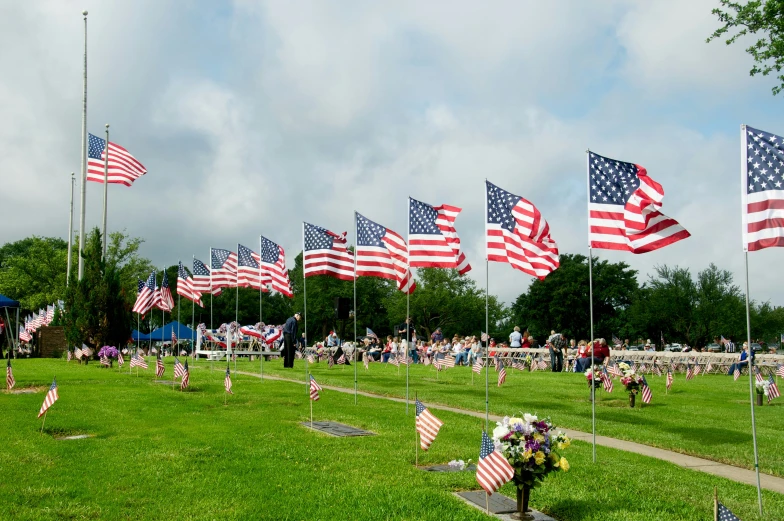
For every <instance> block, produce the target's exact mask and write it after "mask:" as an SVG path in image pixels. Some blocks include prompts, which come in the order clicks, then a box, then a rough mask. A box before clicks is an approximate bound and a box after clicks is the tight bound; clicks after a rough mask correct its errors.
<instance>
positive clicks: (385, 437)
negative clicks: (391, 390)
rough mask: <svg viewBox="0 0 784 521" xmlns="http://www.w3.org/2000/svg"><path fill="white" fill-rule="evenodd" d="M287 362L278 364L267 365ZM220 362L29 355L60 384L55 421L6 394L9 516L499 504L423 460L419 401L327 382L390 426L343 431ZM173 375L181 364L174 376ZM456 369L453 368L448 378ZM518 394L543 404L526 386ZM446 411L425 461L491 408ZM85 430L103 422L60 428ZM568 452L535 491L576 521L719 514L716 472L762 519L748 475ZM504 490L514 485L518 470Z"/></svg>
mask: <svg viewBox="0 0 784 521" xmlns="http://www.w3.org/2000/svg"><path fill="white" fill-rule="evenodd" d="M243 365H244V366H246V367H243V369H249V368H250V366H249V364H248V363H240V364H239V366H243ZM255 365H256V364H254V366H255ZM274 365H275V363H270V364H265V371H267V370H272V368H273V366H274ZM278 365H279V363H278ZM209 367H210V364H209V363H208V362H204V361H200V362H199V363H198V364H197V365H196V367H195V368H193V370H192V376H191V383H192V387H191V389H190V390H189V391H187V392H180V391H179V390H174V391H173V390H172V389H171V386H163V385H160V384H155V383H153V377H154V372H153V370H152V368H151V369H149V370H147V371H142V372H141V373H142V375H143V376H141V377H136V376H132V375H129V374H128V373H127V371H126V372H124V373H118V372H116V370H106V369H101V368H100V367H99V365H98V364H90V365H89V366H78V365H76V364H74V363H71V364H66V363H65V362H63V361H58V360H19V361H16V362H15V363H14V374H15V376H16V379H17V388H24V387H28V386H41V387H47V386H48V385H49V383H51V378H52V376H53V375H54V374H56V375H57V380H58V383H59V386H60V400H59V401H58V402H57V403H56V404H55V405H54V406H53V407H52V409H51V410H50V413H49V415H48V417H47V420H46V429H45V434H43V435H42V434H40V433H39V430H40V427H41V421H40V420H38V419H36V415H37V412H38V409H39V407H40V405H41V402H42V400H43V397H44V393H45V390H42V391H41V392H39V393H37V394H18V395H12V394H7V393H4V392H3V393H0V410H2V412H3V421H2V422H0V437H2V439H3V440H4V443H3V444H2V445H0V476H2V477H1V478H0V497H2V498H3V499H2V501H0V518H1V519H14V520H26V519H36V520H37V519H52V520H55V519H56V520H60V519H134V520H135V519H243V520H246V519H275V520H280V519H290V520H299V519H307V520H320V519H324V520H328V519H412V520H415V519H416V520H419V519H425V520H426V519H434V520H436V519H437V520H443V519H469V520H470V519H477V520H478V519H488V518H487V517H486V516H484V514H482V513H481V512H480V511H477V510H474V509H472V508H471V507H468V506H466V505H464V504H463V503H462V502H461V501H459V500H457V499H455V498H453V497H452V495H451V493H452V491H456V490H466V489H475V488H477V485H476V482H475V478H474V475H473V473H470V472H463V473H453V474H433V473H427V472H423V471H421V470H418V469H416V468H415V467H414V443H415V437H414V424H413V422H414V420H413V411H412V412H411V414H409V415H408V416H406V414H405V407H404V406H403V405H401V404H398V403H392V402H386V401H383V400H375V399H370V398H362V397H360V399H359V403H358V405H354V398H353V396H351V395H346V394H343V393H337V392H330V391H328V390H327V391H324V392H323V393H322V399H321V400H320V401H319V402H316V403H315V405H314V410H315V418H316V419H329V420H336V421H340V422H343V423H347V424H350V425H354V426H357V427H360V428H365V429H368V430H371V431H373V432H376V433H377V434H378V435H377V436H375V437H371V438H332V437H328V436H325V435H322V434H318V433H314V432H311V431H310V430H308V429H305V428H303V427H302V426H300V425H299V423H300V422H302V421H306V420H307V418H308V416H309V401H308V399H307V394H306V391H305V388H304V386H302V385H301V384H291V383H285V382H275V381H271V380H265V381H261V380H260V379H259V378H256V377H251V376H242V375H235V376H234V391H235V393H236V394H235V395H234V396H229V397H228V398H229V405H228V406H224V405H223V400H224V393H223V373H222V371H220V370H217V369H219V368H220V367H222V365H219V364H215V368H216V370H215V371H209ZM300 369H302V366H298V371H297V374H299V375H301V376H302V375H304V370H303V371H300ZM386 369H392V368H380V367H379V366H375V367H374V366H371V370H372V372H373V373H374V374H378V373H381V372H382V371H385V370H386ZM360 370H361V371H364V369H362V368H360ZM276 371H277V370H276ZM281 372H282V370H281ZM314 372H315V374H316V377H317V378H318V379H320V381H321V383H327V381H328V380H338V381H341V383H342V380H341V379H344V377H343V376H331V377H329V378H327V377H325V376H324V373H326V372H327V370H326V367H325V366H323V367H317V368H316V370H315V371H314ZM341 372H342V373H344V374H345V375H346V378H347V377H348V375H349V374H352V375H353V372H352V371H351V370H350V369H349V368H346V370H345V371H342V370H341V369H333V370H332V371H331V373H334V375H338V374H340V373H341ZM385 372H387V373H389V374H388V376H387V378H391V379H397V376H395V375H393V374H392V371H385ZM171 374H172V365H171V363H169V364H167V373H166V375H165V377H164V378H168V377H171ZM457 376H458V374H457V372H456V371H455V372H454V373H452V374H450V375H448V376H447V377H446V378H456V377H457ZM526 376H529V375H526ZM534 376H536V375H534ZM542 376H548V375H542ZM379 378H381V377H379ZM401 378H403V377H401ZM552 378H555V377H554V376H553V377H552ZM367 379H368V376H364V377H363V380H360V382H361V385H360V386H361V387H362V388H365V389H367V388H368V385H367V382H368V380H367ZM351 380H352V382H353V376H352V378H351ZM419 380H420V382H419V384H418V385H417V386H416V387H417V388H418V389H419V394H420V395H425V396H423V397H424V398H426V399H428V400H430V399H434V398H435V397H437V396H440V395H437V394H436V391H438V392H440V393H444V392H448V391H449V388H448V387H444V386H450V387H451V388H452V392H455V393H458V392H459V388H458V387H457V383H456V382H452V383H451V384H444V383H438V384H434V385H428V386H425V385H423V382H421V380H422V375H420V376H419ZM564 381H566V380H564ZM346 382H348V380H346ZM532 382H533V380H531V383H532ZM334 383H338V382H337V381H336V382H334ZM511 383H512V384H513V385H515V383H516V379H515V377H514V376H512V382H511ZM517 383H518V384H519V382H517ZM543 383H544V380H542V381H541V382H540V387H541V385H542V384H543ZM529 385H530V384H529ZM511 388H512V385H510V386H509V389H511ZM477 392H478V391H477ZM436 401H441V400H436ZM443 401H449V400H443ZM514 407H515V409H521V408H523V409H531V407H528V402H527V400H520V401H519V403H517V404H516V405H515V406H514ZM538 409H539V412H540V413H541V412H545V411H543V410H542V408H541V407H539V408H538ZM651 410H654V408H653V407H652V408H651ZM548 412H550V413H551V415H552V417H553V419H554V421H555V422H556V423H557V424H564V423H565V422H564V421H562V419H561V416H562V415H561V412H560V411H558V410H553V411H548ZM435 413H436V415H437V416H438V417H440V418H441V419H442V420H443V421H444V422H445V424H444V427H443V428H442V430H441V433H440V434H439V435H438V438H437V439H436V440H435V442H434V443H433V445H432V447H431V450H430V451H429V452H428V453H427V454H422V453H421V452H420V464H437V463H445V462H448V461H449V460H451V459H456V458H457V459H464V460H468V459H469V458H470V459H472V460H476V458H477V455H478V449H479V437H480V428H481V422H480V421H479V420H477V419H476V418H472V417H468V416H465V415H461V414H453V413H448V412H442V411H436V412H435ZM640 413H641V415H645V414H646V411H645V410H643V411H641V412H640ZM77 433H90V434H94V435H95V437H94V438H90V439H85V440H76V441H58V440H56V439H54V436H56V435H66V434H77ZM565 455H566V457H567V458H568V459H569V461H570V463H571V470H570V471H569V472H566V473H560V474H558V475H554V476H552V477H551V478H549V479H548V480H547V481H546V483H545V485H544V486H543V487H542V488H540V489H536V490H535V491H534V492H533V494H532V506H533V507H534V508H537V509H540V510H543V511H545V512H548V513H551V514H552V515H554V516H555V517H557V518H558V519H561V520H563V521H572V520H573V521H588V520H596V521H599V520H601V521H615V520H617V521H621V520H623V521H629V520H645V521H648V520H652V519H656V520H663V521H668V520H689V521H691V520H694V519H709V518H710V516H711V515H712V493H713V486H714V485H718V487H719V491H720V495H721V497H722V500H723V501H724V503H725V504H727V505H728V506H729V507H730V508H731V509H733V510H734V511H735V512H736V513H737V514H738V515H739V516H740V517H741V518H742V519H744V521H749V520H755V519H758V517H757V516H756V515H755V510H756V490H755V489H754V488H753V487H750V486H746V485H740V484H737V483H734V482H730V481H727V480H723V479H720V478H715V477H713V476H709V475H707V474H703V473H699V472H693V471H689V470H685V469H682V468H679V467H676V466H674V465H669V464H667V463H664V462H661V461H658V460H654V459H650V458H645V457H642V456H638V455H634V454H629V453H624V452H621V451H617V450H613V449H604V448H601V447H600V448H599V449H598V457H599V460H600V462H601V464H600V465H594V464H592V463H591V448H590V445H588V444H584V443H579V442H576V443H574V444H573V445H572V447H571V448H570V449H569V450H567V451H566V453H565ZM501 492H502V493H505V494H507V495H509V496H512V495H513V492H514V491H513V489H512V487H511V486H510V485H507V486H505V487H504V488H503V489H502V491H501ZM764 501H765V508H766V517H765V519H782V518H784V496H782V495H779V494H774V493H768V492H764Z"/></svg>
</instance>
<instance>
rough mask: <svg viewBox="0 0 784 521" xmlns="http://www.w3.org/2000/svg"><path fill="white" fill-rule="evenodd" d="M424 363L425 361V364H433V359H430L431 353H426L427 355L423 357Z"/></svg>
mask: <svg viewBox="0 0 784 521" xmlns="http://www.w3.org/2000/svg"><path fill="white" fill-rule="evenodd" d="M422 363H424V364H425V366H428V365H430V364H432V363H433V361H432V360H431V359H430V356H429V355H425V356H424V357H423V361H422Z"/></svg>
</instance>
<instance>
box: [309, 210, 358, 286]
mask: <svg viewBox="0 0 784 521" xmlns="http://www.w3.org/2000/svg"><path fill="white" fill-rule="evenodd" d="M303 224H304V227H303V233H304V237H305V259H304V267H305V277H311V276H313V275H329V276H330V277H335V278H336V279H341V280H354V257H353V256H352V255H351V252H349V251H348V250H347V249H346V233H345V232H344V233H343V234H341V235H338V234H337V233H335V232H331V231H329V230H327V229H325V228H321V227H319V226H315V225H313V224H310V223H303Z"/></svg>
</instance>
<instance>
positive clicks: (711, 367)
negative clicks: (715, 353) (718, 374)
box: [705, 362, 713, 373]
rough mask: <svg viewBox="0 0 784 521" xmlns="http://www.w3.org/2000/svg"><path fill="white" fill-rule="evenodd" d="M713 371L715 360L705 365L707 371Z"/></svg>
mask: <svg viewBox="0 0 784 521" xmlns="http://www.w3.org/2000/svg"><path fill="white" fill-rule="evenodd" d="M711 371H713V362H708V365H707V366H705V373H710V372H711Z"/></svg>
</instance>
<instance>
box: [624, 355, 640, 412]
mask: <svg viewBox="0 0 784 521" xmlns="http://www.w3.org/2000/svg"><path fill="white" fill-rule="evenodd" d="M618 368H619V369H620V370H621V372H622V373H623V376H621V383H622V384H623V386H624V387H625V388H626V392H627V393H629V406H630V407H634V400H635V397H636V396H637V393H639V392H640V387H641V386H642V382H643V380H642V376H640V375H638V374H637V373H636V372H635V371H634V369H632V368H631V367H630V366H629V364H627V363H626V362H621V363H619V364H618Z"/></svg>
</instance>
